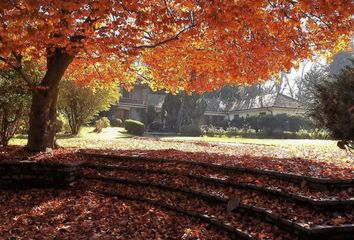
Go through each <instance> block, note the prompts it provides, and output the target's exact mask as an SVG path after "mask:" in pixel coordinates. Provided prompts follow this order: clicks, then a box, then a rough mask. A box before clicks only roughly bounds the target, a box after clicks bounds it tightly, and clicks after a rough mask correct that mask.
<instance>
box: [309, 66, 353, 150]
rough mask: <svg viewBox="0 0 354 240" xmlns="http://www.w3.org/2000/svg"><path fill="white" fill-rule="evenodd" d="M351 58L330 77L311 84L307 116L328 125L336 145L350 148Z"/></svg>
mask: <svg viewBox="0 0 354 240" xmlns="http://www.w3.org/2000/svg"><path fill="white" fill-rule="evenodd" d="M353 79H354V60H353V61H352V65H351V66H347V67H346V68H344V69H343V70H342V71H341V72H340V73H339V75H337V76H335V78H334V79H331V78H327V79H324V80H323V81H321V82H320V83H318V84H316V85H315V87H314V103H313V105H312V107H311V108H312V110H311V116H312V117H313V118H314V119H315V122H316V124H317V126H318V127H320V128H324V129H328V130H329V132H330V134H331V136H332V137H333V138H334V139H338V140H340V141H339V142H338V147H340V148H342V149H345V146H347V147H349V148H351V149H354V81H353Z"/></svg>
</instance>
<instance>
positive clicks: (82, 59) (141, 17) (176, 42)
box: [0, 0, 354, 92]
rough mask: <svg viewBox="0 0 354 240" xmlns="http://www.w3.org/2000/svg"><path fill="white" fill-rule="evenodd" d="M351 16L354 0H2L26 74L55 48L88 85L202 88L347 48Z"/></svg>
mask: <svg viewBox="0 0 354 240" xmlns="http://www.w3.org/2000/svg"><path fill="white" fill-rule="evenodd" d="M353 13H354V5H353V2H352V1H351V0H331V1H328V0H315V1H314V0H301V1H297V0H277V1H274V0H268V1H266V0H252V1H249V0H233V1H224V0H214V1H209V0H208V1H206V0H180V1H172V0H164V1H163V0H161V1H160V0H159V1H150V0H140V1H124V0H119V1H114V0H99V1H95V0H81V1H61V0H45V1H44V0H17V1H13V0H3V1H1V2H0V22H1V24H0V59H1V60H2V66H3V67H13V68H16V69H18V70H19V71H21V64H22V63H23V62H24V61H37V62H39V63H45V59H46V55H47V54H50V51H49V49H50V48H53V47H56V48H60V49H62V50H63V51H65V52H66V53H68V54H70V55H72V56H74V57H75V60H74V61H73V63H71V65H70V66H69V68H68V70H67V71H66V74H67V75H69V74H71V76H73V75H74V76H75V78H76V79H77V80H78V81H81V82H83V83H85V82H88V81H90V80H92V79H97V78H99V79H100V80H101V81H110V80H112V79H119V80H120V81H121V82H122V83H125V84H127V85H129V84H130V83H132V82H133V81H134V80H135V79H136V74H141V75H143V76H144V77H145V79H147V80H149V81H150V84H151V86H152V87H153V88H159V89H160V88H166V89H168V90H173V91H178V90H189V91H193V90H197V91H199V92H200V91H205V90H211V89H215V88H219V87H221V86H222V85H224V84H233V83H234V84H235V83H251V82H255V81H259V80H265V79H267V78H269V76H270V75H272V74H275V73H277V72H278V71H280V70H289V69H290V68H291V67H293V66H294V65H296V64H297V63H298V62H299V60H301V59H303V58H306V57H310V56H311V55H313V53H314V51H316V52H323V51H327V50H331V51H332V52H336V51H338V50H341V49H342V48H343V47H344V46H346V43H347V42H348V39H349V37H350V34H351V33H352V32H353V26H354V23H353ZM27 74H28V73H27ZM23 77H24V78H30V77H31V76H23ZM27 81H28V79H27Z"/></svg>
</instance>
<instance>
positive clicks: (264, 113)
mask: <svg viewBox="0 0 354 240" xmlns="http://www.w3.org/2000/svg"><path fill="white" fill-rule="evenodd" d="M264 115H267V113H266V112H260V113H259V116H264Z"/></svg>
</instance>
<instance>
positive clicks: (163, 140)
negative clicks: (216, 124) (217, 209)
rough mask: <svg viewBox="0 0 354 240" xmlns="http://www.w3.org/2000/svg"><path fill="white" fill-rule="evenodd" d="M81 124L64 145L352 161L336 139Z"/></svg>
mask: <svg viewBox="0 0 354 240" xmlns="http://www.w3.org/2000/svg"><path fill="white" fill-rule="evenodd" d="M93 129H94V128H93V127H84V128H83V129H82V131H81V132H80V134H79V135H77V136H70V135H60V134H59V135H58V137H57V138H58V143H59V145H60V146H62V147H65V148H94V149H117V150H161V149H166V150H167V149H176V150H180V151H189V152H199V151H201V152H210V153H219V154H220V153H221V154H232V155H234V154H237V155H252V156H274V157H280V158H283V157H301V158H308V159H316V160H321V161H331V162H347V163H349V162H350V163H352V162H353V155H350V154H348V153H347V152H346V151H344V150H340V149H339V148H338V147H337V146H336V141H330V140H309V139H253V138H229V137H183V136H171V134H170V135H168V134H167V135H166V134H159V135H149V134H145V135H144V136H142V137H137V136H132V135H129V134H127V133H126V132H125V130H124V129H123V128H113V127H112V128H106V129H103V131H102V132H101V133H96V132H93ZM26 142H27V140H26V138H25V136H17V137H15V138H14V139H12V140H11V142H10V144H15V145H25V144H26Z"/></svg>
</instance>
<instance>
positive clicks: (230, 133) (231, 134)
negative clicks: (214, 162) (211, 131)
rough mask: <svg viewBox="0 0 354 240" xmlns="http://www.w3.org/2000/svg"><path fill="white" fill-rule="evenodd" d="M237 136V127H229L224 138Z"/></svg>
mask: <svg viewBox="0 0 354 240" xmlns="http://www.w3.org/2000/svg"><path fill="white" fill-rule="evenodd" d="M238 135H240V130H239V129H238V128H237V127H229V128H228V129H226V136H228V137H237V136H238Z"/></svg>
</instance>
